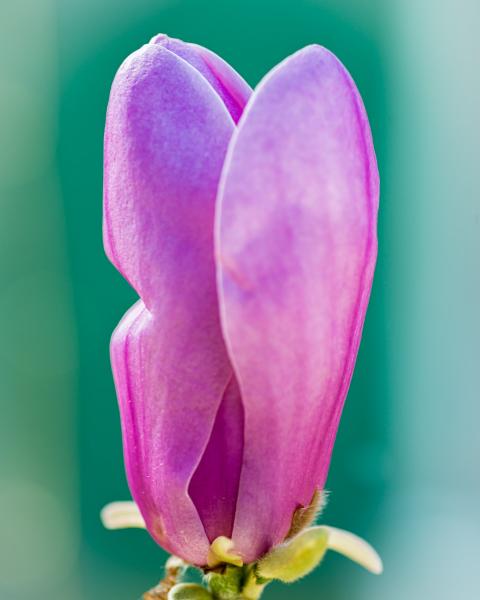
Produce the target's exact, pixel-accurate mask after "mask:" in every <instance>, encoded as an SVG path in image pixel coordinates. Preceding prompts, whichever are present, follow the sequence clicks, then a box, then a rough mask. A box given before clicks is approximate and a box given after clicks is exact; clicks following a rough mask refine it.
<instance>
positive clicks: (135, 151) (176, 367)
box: [104, 44, 241, 564]
mask: <svg viewBox="0 0 480 600" xmlns="http://www.w3.org/2000/svg"><path fill="white" fill-rule="evenodd" d="M233 129H234V122H233V120H232V117H231V116H230V114H229V112H228V111H227V109H226V107H225V103H224V102H223V101H222V100H221V98H220V96H219V95H218V93H217V92H216V91H215V90H214V88H213V87H212V85H211V84H210V83H209V82H207V80H206V79H205V77H204V76H203V75H202V74H201V73H200V72H199V71H198V70H197V69H195V68H194V67H193V66H191V65H190V64H189V63H188V62H186V61H185V60H184V59H182V58H179V57H178V56H177V55H176V54H174V53H172V52H170V51H169V50H168V49H165V48H164V47H162V45H159V44H149V45H147V46H144V47H143V48H141V49H140V50H139V51H138V52H136V53H134V54H133V55H132V56H131V57H130V58H128V59H127V60H126V61H125V63H124V64H123V65H122V67H121V68H120V70H119V72H118V74H117V76H116V78H115V81H114V84H113V87H112V92H111V97H110V102H109V108H108V114H107V125H106V132H105V187H104V198H105V204H104V206H105V213H104V214H105V226H104V232H105V246H106V250H107V253H108V255H109V257H110V259H111V260H112V262H113V263H114V265H115V266H116V267H117V268H118V269H119V270H120V271H121V272H122V273H123V274H124V275H125V277H126V278H127V279H128V280H129V281H130V282H131V284H132V285H133V286H134V287H135V289H136V290H137V291H138V292H139V294H140V296H141V297H142V300H141V301H140V302H138V303H137V304H136V305H135V306H134V307H133V308H132V309H131V311H130V312H129V313H128V314H127V315H126V316H125V318H124V319H123V321H122V322H121V323H120V325H119V326H118V328H117V330H116V331H115V333H114V335H113V338H112V344H111V358H112V366H113V371H114V377H115V383H116V388H117V394H118V399H119V405H120V410H121V417H122V429H123V440H124V451H125V461H126V469H127V476H128V480H129V485H130V488H131V491H132V495H133V497H134V499H135V501H136V502H137V504H138V506H139V508H140V510H141V513H142V515H143V517H144V519H145V522H146V525H147V528H148V529H149V531H150V533H151V534H152V535H153V537H154V538H155V539H156V540H157V541H158V542H159V543H160V544H162V545H163V546H165V547H166V548H167V549H168V550H170V551H172V552H174V553H175V554H177V555H179V556H181V557H183V558H184V559H186V560H188V561H190V562H194V563H197V564H202V563H205V562H206V558H207V553H208V547H209V540H208V538H207V535H206V534H205V530H204V526H203V523H202V521H201V518H200V516H199V514H198V511H197V509H196V507H195V505H194V503H193V502H192V499H191V498H190V496H189V494H188V486H189V482H190V480H191V478H192V474H193V473H194V471H195V469H196V468H197V466H198V464H199V462H200V460H201V458H202V455H203V453H204V451H205V449H206V447H207V444H208V441H209V438H210V434H211V432H212V429H213V427H214V422H215V417H216V414H217V411H218V410H219V407H220V406H221V403H222V399H223V396H224V394H225V391H226V389H227V386H228V384H229V383H230V382H231V380H232V377H233V374H232V369H231V366H230V363H229V360H228V357H227V354H226V351H225V347H224V342H223V338H222V335H221V331H220V324H219V316H218V306H217V293H216V286H215V267H214V261H213V220H214V203H215V196H216V191H217V186H218V179H219V175H220V171H221V167H222V164H223V160H224V156H225V152H226V148H227V144H228V141H229V139H230V137H231V134H232V131H233ZM239 451H240V452H241V448H240V449H239ZM237 464H238V472H237V480H238V476H239V470H240V464H241V455H240V456H239V457H238V459H237ZM237 487H238V481H237ZM206 491H207V492H209V490H206ZM235 500H236V495H235V497H234V498H232V499H229V498H227V499H226V500H225V502H230V506H231V513H232V516H231V521H232V522H233V511H234V507H235ZM230 527H231V523H230Z"/></svg>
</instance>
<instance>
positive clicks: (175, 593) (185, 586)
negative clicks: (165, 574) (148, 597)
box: [167, 583, 212, 600]
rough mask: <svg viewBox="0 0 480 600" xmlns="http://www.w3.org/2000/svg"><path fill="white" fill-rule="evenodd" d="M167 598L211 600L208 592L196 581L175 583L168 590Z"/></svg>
mask: <svg viewBox="0 0 480 600" xmlns="http://www.w3.org/2000/svg"><path fill="white" fill-rule="evenodd" d="M167 598H168V600H212V595H211V594H210V592H209V591H208V590H207V589H205V588H204V587H202V586H201V585H198V584H197V583H177V585H174V586H173V588H172V589H171V590H170V591H169V592H168V596H167Z"/></svg>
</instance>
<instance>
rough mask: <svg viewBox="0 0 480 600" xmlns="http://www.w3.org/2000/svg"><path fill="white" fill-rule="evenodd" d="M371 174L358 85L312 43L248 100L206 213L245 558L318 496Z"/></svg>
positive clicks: (373, 197)
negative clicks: (234, 424) (235, 395)
mask: <svg viewBox="0 0 480 600" xmlns="http://www.w3.org/2000/svg"><path fill="white" fill-rule="evenodd" d="M377 206H378V173H377V166H376V160H375V155H374V150H373V145H372V139H371V134H370V130H369V125H368V120H367V116H366V113H365V109H364V107H363V104H362V101H361V99H360V96H359V94H358V92H357V90H356V88H355V85H354V83H353V81H352V79H351V78H350V76H349V75H348V73H347V72H346V70H345V69H344V67H343V66H342V65H341V64H340V62H339V61H338V60H337V59H336V58H335V57H334V56H333V55H332V54H331V53H330V52H328V51H327V50H325V49H324V48H321V47H318V46H310V47H307V48H305V49H304V50H301V51H300V52H297V53H296V54H294V55H293V56H291V57H290V58H288V59H287V60H285V61H284V62H283V63H281V64H280V65H279V66H278V67H276V68H275V69H274V70H273V71H272V72H271V73H270V74H268V75H267V76H266V77H265V79H264V80H263V81H262V82H261V83H260V85H259V86H258V88H257V89H256V91H255V92H254V94H253V96H252V98H251V100H250V102H249V104H248V106H247V108H246V110H245V112H244V115H243V116H242V118H241V120H240V124H239V128H238V130H237V131H236V133H235V134H234V137H233V138H232V141H231V144H230V147H229V152H228V156H227V160H226V163H225V166H224V171H223V175H222V187H221V190H220V196H219V206H218V208H217V210H218V212H217V232H216V234H217V239H216V244H217V268H218V284H219V295H220V305H221V314H222V325H223V330H224V335H225V338H226V340H227V347H228V351H229V354H230V359H231V361H232V364H233V367H234V370H235V373H236V375H237V379H238V382H239V385H240V390H241V395H242V399H243V405H244V411H245V438H244V463H243V470H242V474H241V479H240V490H239V498H238V503H237V512H236V517H235V525H234V531H233V539H234V542H235V544H236V547H237V549H239V550H240V551H241V552H242V553H243V555H244V558H245V559H246V560H247V561H248V560H253V559H255V558H256V557H258V556H259V555H260V554H262V553H263V552H265V551H266V550H267V549H268V548H269V547H270V546H272V545H273V544H276V543H278V542H280V541H281V540H283V538H284V537H285V535H286V534H287V532H288V529H289V527H290V524H291V519H292V515H293V512H294V510H295V509H296V508H297V507H298V506H300V505H306V504H308V503H309V502H310V500H311V498H312V495H313V493H314V490H315V488H317V487H319V488H323V486H324V484H325V479H326V476H327V471H328V466H329V462H330V455H331V452H332V447H333V443H334V439H335V436H336V431H337V427H338V422H339V419H340V414H341V411H342V407H343V403H344V400H345V396H346V394H347V390H348V386H349V383H350V379H351V376H352V371H353V367H354V363H355V358H356V354H357V350H358V346H359V343H360V336H361V331H362V326H363V320H364V317H365V311H366V309H367V303H368V298H369V294H370V288H371V283H372V277H373V271H374V265H375V259H376V248H377V240H376V213H377Z"/></svg>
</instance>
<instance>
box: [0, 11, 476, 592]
mask: <svg viewBox="0 0 480 600" xmlns="http://www.w3.org/2000/svg"><path fill="white" fill-rule="evenodd" d="M479 26H480V5H479V4H478V2H477V1H476V0H459V1H454V0H444V1H442V0H438V1H436V0H422V1H420V0H391V1H388V2H382V1H381V0H350V1H347V0H276V1H272V0H263V1H262V0H257V1H253V0H243V1H242V2H239V1H237V0H230V1H228V0H224V1H220V0H210V1H208V0H207V1H195V0H155V1H154V0H102V1H99V0H95V1H94V0H1V1H0V50H1V53H0V56H1V68H0V107H1V110H0V249H1V250H0V276H1V279H0V281H1V284H0V286H1V287H0V332H1V343H0V406H1V418H0V598H1V600H27V599H28V600H30V599H32V598H38V599H42V600H44V599H47V598H48V599H49V600H61V599H62V600H63V599H68V600H84V599H85V600H97V599H98V600H100V599H103V598H112V599H115V600H123V599H125V600H130V599H137V598H139V597H140V595H141V592H143V591H144V590H145V589H147V588H148V587H150V586H151V585H152V584H154V583H155V581H156V580H157V579H158V578H159V577H160V575H161V570H162V565H163V563H164V561H165V558H166V556H165V554H164V553H163V552H162V551H161V550H160V549H159V548H158V547H157V546H156V545H155V544H154V543H153V542H152V541H151V540H150V538H149V537H148V536H147V535H146V534H145V533H144V532H142V531H122V532H108V531H105V530H103V529H102V526H101V524H100V521H99V518H98V513H99V510H100V509H101V507H102V506H103V505H104V504H105V503H107V502H109V501H111V500H115V499H127V498H128V497H129V494H128V489H127V486H126V482H125V477H124V471H123V462H122V453H121V439H120V427H119V419H118V413H117V406H116V400H115V394H114V389H113V384H112V379H111V373H110V366H109V361H108V342H109V337H110V334H111V331H112V330H113V328H114V327H115V325H116V323H117V322H118V321H119V319H120V318H121V316H122V314H123V313H124V312H125V311H126V309H127V308H128V307H129V306H130V304H131V303H132V302H133V301H134V299H135V298H134V293H133V292H132V290H131V289H130V288H129V287H128V285H127V284H126V282H125V281H124V280H123V279H122V278H121V277H120V275H119V274H118V273H117V272H116V271H115V270H114V269H113V267H111V266H110V264H109V263H108V262H107V260H106V258H105V256H104V254H103V249H102V244H101V196H102V135H103V124H104V117H105V108H106V104H107V99H108V93H109V88H110V84H111V81H112V79H113V76H114V73H115V71H116V68H117V67H118V66H119V64H120V63H121V62H122V60H123V59H124V58H125V57H126V56H127V55H128V54H129V53H130V52H132V51H133V50H135V49H136V48H137V47H139V46H140V45H142V44H143V43H145V42H146V41H148V40H149V39H150V38H151V37H152V36H153V35H154V34H155V33H158V32H166V33H168V34H170V35H172V36H177V37H181V38H183V39H185V40H188V41H195V42H198V43H201V44H204V45H206V46H208V47H210V48H211V49H213V50H215V51H216V52H218V53H219V54H220V55H222V56H223V57H224V58H225V59H226V60H228V61H229V62H231V63H232V64H233V65H234V66H235V67H236V68H237V69H238V70H239V71H240V72H241V73H242V74H243V75H244V77H245V78H246V79H247V80H248V81H249V82H250V83H251V84H252V85H254V84H256V83H257V82H258V81H259V79H260V78H261V77H262V76H263V75H264V74H265V73H266V72H267V71H268V70H269V69H270V68H271V67H272V66H274V65H275V64H276V63H277V62H278V61H280V60H281V59H282V58H284V57H285V56H286V55H288V54H290V53H292V52H293V51H295V50H297V49H298V48H300V47H302V46H304V45H306V44H308V43H311V42H316V43H320V44H322V45H325V46H327V47H328V48H329V49H330V50H332V51H333V52H335V53H336V54H337V55H338V56H339V57H340V59H341V60H342V61H343V62H344V63H345V65H346V66H347V67H348V69H349V70H350V72H351V73H352V75H353V77H354V78H355V80H356V82H357V84H358V86H359V88H360V91H361V93H362V95H363V97H364V100H365V104H366V107H367V110H368V113H369V116H370V120H371V125H372V129H373V134H374V139H375V145H376V150H377V154H378V161H379V167H380V173H381V181H382V194H381V212H380V220H379V242H380V251H379V260H378V268H377V272H376V278H375V284H374V289H373V293H372V299H371V304H370V308H369V312H368V316H367V320H366V325H365V334H364V338H363V341H362V346H361V350H360V355H359V359H358V363H357V367H356V372H355V375H354V380H353V383H352V387H351V390H350V393H349V397H348V401H347V404H346V408H345V412H344V416H343V419H342V423H341V427H340V431H339V435H338V441H337V444H336V447H335V453H334V457H333V462H332V468H331V472H330V477H329V481H328V489H329V490H330V491H331V495H330V503H329V506H328V508H327V510H326V511H325V514H324V519H325V521H326V522H328V523H329V524H332V525H336V526H340V527H343V528H346V529H350V530H352V531H355V532H357V533H359V534H361V535H363V536H365V537H366V538H368V539H369V540H370V541H372V543H374V545H375V546H376V547H377V548H378V549H379V551H380V552H381V554H382V556H383V558H384V561H385V573H384V575H383V576H382V577H379V578H376V577H374V576H372V575H369V574H367V573H366V572H364V571H362V570H361V569H360V568H358V567H356V566H355V565H353V564H352V563H350V562H349V561H347V560H345V559H343V558H341V557H337V556H334V555H329V556H328V557H327V558H326V560H325V562H324V564H323V565H322V567H321V568H319V569H318V570H317V571H316V572H315V574H313V575H311V576H310V577H308V578H306V579H305V580H303V581H301V582H299V583H297V584H295V585H294V587H282V586H276V585H273V586H272V587H271V589H269V590H268V592H267V593H266V596H265V598H266V600H268V599H272V600H273V599H274V598H277V599H278V600H281V599H284V598H285V599H287V598H291V597H292V596H297V595H298V597H299V598H319V599H320V598H321V599H325V600H347V599H348V600H387V599H388V600H406V599H407V598H408V599H409V600H420V599H422V600H427V599H428V600H430V599H435V600H443V599H451V598H458V599H459V600H470V599H474V598H478V597H480V596H479V594H480V569H479V567H478V565H479V559H480V541H479V540H480V508H479V507H480V474H479V462H480V436H479V434H478V429H479V423H480V397H479V392H478V373H479V368H480V362H479V359H480V351H479V339H480V317H479V306H480V269H479V266H480V265H479V263H480V198H479V190H478V168H479V167H478V164H479V140H480V127H479V116H478V111H479V106H480V74H479V68H478V56H479V50H480V41H479V37H478V30H479Z"/></svg>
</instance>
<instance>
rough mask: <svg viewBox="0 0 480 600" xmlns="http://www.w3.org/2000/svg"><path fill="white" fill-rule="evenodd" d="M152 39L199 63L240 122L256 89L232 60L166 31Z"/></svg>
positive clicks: (196, 63)
mask: <svg viewBox="0 0 480 600" xmlns="http://www.w3.org/2000/svg"><path fill="white" fill-rule="evenodd" d="M152 43H154V44H161V45H162V46H163V47H164V48H167V49H168V50H170V52H173V53H174V54H176V55H177V56H180V57H181V58H183V59H184V60H186V61H187V62H188V63H189V64H191V65H192V66H193V67H195V69H197V70H198V71H199V72H200V73H201V74H202V75H203V76H204V77H205V79H206V80H207V81H208V82H209V83H210V84H211V86H212V87H213V89H214V90H215V91H216V92H217V94H218V95H219V96H220V98H221V99H222V100H223V102H224V103H225V106H226V107H227V110H228V111H229V113H230V115H231V116H232V119H233V120H234V121H235V123H237V122H238V120H239V119H240V117H241V115H242V112H243V109H244V108H245V105H246V104H247V101H248V99H249V98H250V95H251V93H252V90H251V88H250V86H249V85H248V83H247V82H246V81H245V80H244V79H243V78H242V77H240V75H239V74H238V73H237V72H236V71H235V70H234V69H232V67H231V66H230V65H229V64H228V63H226V62H225V61H224V60H223V59H222V58H220V57H219V56H217V54H215V53H214V52H212V51H211V50H207V49H206V48H203V47H202V46H199V45H197V44H186V43H185V42H182V41H181V40H177V39H175V38H170V37H168V36H167V35H164V34H160V35H157V36H155V37H154V38H153V40H152Z"/></svg>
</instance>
